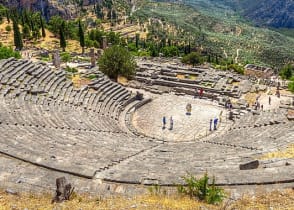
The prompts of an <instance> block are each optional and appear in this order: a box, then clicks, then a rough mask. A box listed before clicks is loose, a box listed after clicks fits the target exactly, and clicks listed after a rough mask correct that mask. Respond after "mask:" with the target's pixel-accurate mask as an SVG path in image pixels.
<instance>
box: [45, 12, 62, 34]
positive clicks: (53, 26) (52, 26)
mask: <svg viewBox="0 0 294 210" xmlns="http://www.w3.org/2000/svg"><path fill="white" fill-rule="evenodd" d="M63 22H64V21H63V19H62V18H61V17H60V16H58V15H56V16H53V17H51V18H50V20H49V23H48V27H49V30H50V31H52V33H54V34H55V35H58V33H59V32H60V27H61V25H62V23H63Z"/></svg>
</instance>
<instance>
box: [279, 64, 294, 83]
mask: <svg viewBox="0 0 294 210" xmlns="http://www.w3.org/2000/svg"><path fill="white" fill-rule="evenodd" d="M293 75H294V66H293V65H291V64H287V65H285V66H284V67H283V68H282V69H281V71H280V76H281V77H282V79H290V78H291V77H292V76H293Z"/></svg>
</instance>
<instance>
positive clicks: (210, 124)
mask: <svg viewBox="0 0 294 210" xmlns="http://www.w3.org/2000/svg"><path fill="white" fill-rule="evenodd" d="M211 126H212V119H210V121H209V131H211Z"/></svg>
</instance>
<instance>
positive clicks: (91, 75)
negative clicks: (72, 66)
mask: <svg viewBox="0 0 294 210" xmlns="http://www.w3.org/2000/svg"><path fill="white" fill-rule="evenodd" d="M87 78H88V79H90V80H92V79H96V78H97V76H96V75H95V74H90V75H89V76H88V77H87Z"/></svg>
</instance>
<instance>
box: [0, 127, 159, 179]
mask: <svg viewBox="0 0 294 210" xmlns="http://www.w3.org/2000/svg"><path fill="white" fill-rule="evenodd" d="M0 129H1V135H2V138H1V140H0V144H1V152H4V153H7V154H12V155H14V156H16V157H17V158H20V159H24V160H28V161H30V162H32V163H35V164H42V165H44V166H46V167H49V168H55V169H59V170H65V171H68V172H70V173H80V174H82V175H84V176H89V177H90V176H93V175H94V173H95V171H96V170H99V169H102V168H104V167H107V166H108V165H111V164H113V163H116V162H119V161H121V160H122V159H124V158H126V157H128V156H129V155H130V154H135V153H138V152H140V151H142V150H145V149H146V148H149V147H150V146H152V145H153V144H154V143H152V142H150V141H147V140H146V141H144V139H141V141H136V140H135V139H132V138H130V137H124V136H121V135H115V134H107V133H99V132H89V131H83V130H81V131H72V130H58V131H56V130H52V128H40V127H35V126H21V125H11V124H8V125H7V124H3V123H1V124H0Z"/></svg>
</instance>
